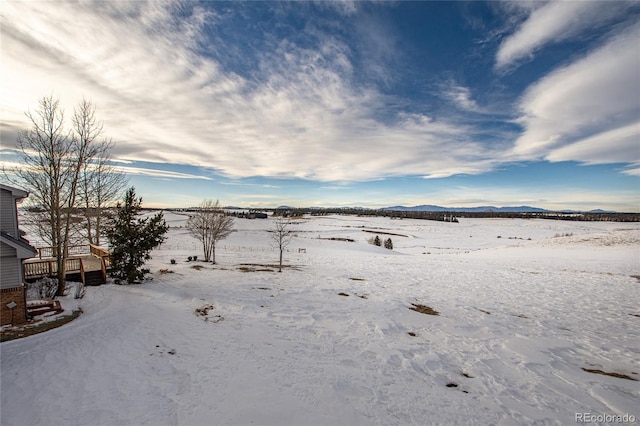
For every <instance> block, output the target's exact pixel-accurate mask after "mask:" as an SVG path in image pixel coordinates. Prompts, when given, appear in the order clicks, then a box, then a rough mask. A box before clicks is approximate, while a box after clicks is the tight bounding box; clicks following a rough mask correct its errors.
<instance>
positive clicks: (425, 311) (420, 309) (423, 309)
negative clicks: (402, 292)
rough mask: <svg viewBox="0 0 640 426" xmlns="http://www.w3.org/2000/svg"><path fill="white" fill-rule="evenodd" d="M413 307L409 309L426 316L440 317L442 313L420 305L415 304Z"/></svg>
mask: <svg viewBox="0 0 640 426" xmlns="http://www.w3.org/2000/svg"><path fill="white" fill-rule="evenodd" d="M411 305H412V306H411V307H410V308H409V309H411V310H412V311H416V312H419V313H421V314H425V315H440V312H438V311H436V310H435V309H433V308H432V307H431V306H426V305H420V304H415V303H412V304H411Z"/></svg>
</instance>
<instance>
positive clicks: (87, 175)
mask: <svg viewBox="0 0 640 426" xmlns="http://www.w3.org/2000/svg"><path fill="white" fill-rule="evenodd" d="M95 112H96V107H95V105H93V104H92V103H91V102H89V101H87V100H85V99H83V100H82V102H81V103H80V105H79V106H78V108H77V109H76V111H75V114H74V117H73V126H74V132H75V133H76V135H77V136H78V138H79V139H81V140H85V141H86V143H90V144H93V145H94V147H95V150H96V153H95V155H94V156H93V158H92V159H91V161H86V162H85V163H84V165H83V170H82V176H81V180H80V182H79V184H80V189H81V190H80V200H81V205H82V207H83V210H84V216H85V226H86V230H87V236H88V238H89V243H90V244H96V245H100V236H101V234H102V218H103V216H104V209H105V207H108V206H109V204H110V203H113V202H114V201H115V200H117V199H118V196H119V195H120V193H121V192H122V190H123V189H124V187H125V185H126V184H127V180H126V178H125V176H124V174H123V173H121V172H120V171H118V169H117V168H116V167H115V166H114V165H113V163H112V162H111V153H110V151H111V149H112V148H113V142H112V141H110V140H106V139H102V140H98V138H99V137H100V136H101V135H102V133H103V125H102V123H101V122H99V121H98V120H97V118H96V114H95Z"/></svg>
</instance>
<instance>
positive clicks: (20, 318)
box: [0, 286, 27, 325]
mask: <svg viewBox="0 0 640 426" xmlns="http://www.w3.org/2000/svg"><path fill="white" fill-rule="evenodd" d="M25 291H26V288H25V287H24V286H20V287H15V288H3V289H2V290H0V325H6V324H13V325H19V324H23V323H25V322H27V309H26V306H25ZM10 302H15V303H16V305H17V306H16V307H15V308H13V318H12V313H11V311H12V309H9V308H7V304H8V303H10Z"/></svg>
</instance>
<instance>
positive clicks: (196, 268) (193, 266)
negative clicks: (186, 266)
mask: <svg viewBox="0 0 640 426" xmlns="http://www.w3.org/2000/svg"><path fill="white" fill-rule="evenodd" d="M202 268H204V266H202V265H192V266H191V269H195V270H196V271H201V270H202Z"/></svg>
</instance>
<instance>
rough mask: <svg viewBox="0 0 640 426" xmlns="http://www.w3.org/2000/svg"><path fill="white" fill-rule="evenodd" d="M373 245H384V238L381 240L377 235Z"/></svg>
mask: <svg viewBox="0 0 640 426" xmlns="http://www.w3.org/2000/svg"><path fill="white" fill-rule="evenodd" d="M373 245H374V246H378V247H380V246H381V245H382V240H380V237H379V236H377V235H376V237H375V238H374V239H373Z"/></svg>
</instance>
